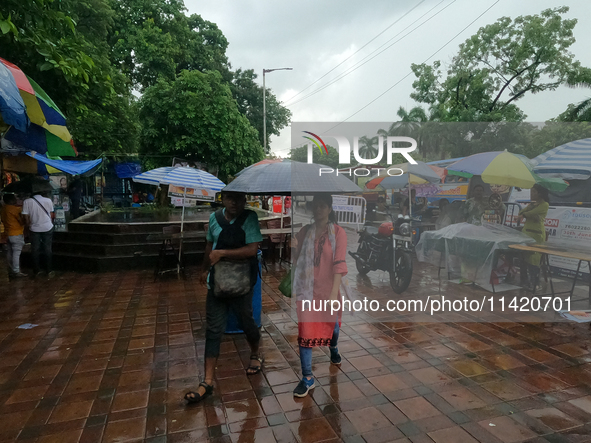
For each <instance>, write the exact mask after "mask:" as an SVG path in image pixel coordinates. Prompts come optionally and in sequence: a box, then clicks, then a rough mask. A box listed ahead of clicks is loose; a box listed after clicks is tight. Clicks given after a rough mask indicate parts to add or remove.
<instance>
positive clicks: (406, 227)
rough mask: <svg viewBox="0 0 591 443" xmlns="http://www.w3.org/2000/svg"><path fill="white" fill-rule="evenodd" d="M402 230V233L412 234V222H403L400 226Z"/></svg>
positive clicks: (405, 234)
mask: <svg viewBox="0 0 591 443" xmlns="http://www.w3.org/2000/svg"><path fill="white" fill-rule="evenodd" d="M398 229H399V230H400V235H404V236H407V235H409V234H410V224H408V223H402V224H401V225H400V227H399V228H398Z"/></svg>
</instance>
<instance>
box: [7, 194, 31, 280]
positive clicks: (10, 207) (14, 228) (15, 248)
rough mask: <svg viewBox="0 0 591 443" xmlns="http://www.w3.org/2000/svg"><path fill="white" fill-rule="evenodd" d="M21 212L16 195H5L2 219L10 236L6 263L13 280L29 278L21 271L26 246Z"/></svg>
mask: <svg viewBox="0 0 591 443" xmlns="http://www.w3.org/2000/svg"><path fill="white" fill-rule="evenodd" d="M21 212H22V208H21V207H20V206H17V205H16V197H15V195H14V194H4V205H3V206H2V213H1V217H2V222H3V223H4V227H5V229H6V231H7V234H8V242H7V246H8V252H7V257H6V261H7V263H8V273H9V275H10V277H12V278H19V277H26V276H27V274H23V273H22V272H21V271H20V259H21V251H22V250H23V246H24V245H25V236H24V230H25V225H24V223H23V219H22V215H21Z"/></svg>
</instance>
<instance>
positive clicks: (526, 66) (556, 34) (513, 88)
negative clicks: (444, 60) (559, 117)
mask: <svg viewBox="0 0 591 443" xmlns="http://www.w3.org/2000/svg"><path fill="white" fill-rule="evenodd" d="M567 11H568V8H567V7H561V8H555V9H547V10H545V11H542V12H541V13H540V14H539V15H528V16H520V17H517V18H515V19H514V20H511V19H510V18H508V17H503V18H500V19H499V20H497V21H496V22H495V23H493V24H491V25H487V26H484V27H482V28H480V29H479V30H478V32H477V33H476V34H475V35H473V36H472V37H470V38H469V39H468V40H466V41H465V42H464V43H463V44H461V45H460V50H459V52H458V54H457V55H456V56H455V57H454V58H453V59H452V62H451V64H450V65H449V68H448V69H447V72H446V74H445V75H443V73H442V71H441V63H440V62H439V61H437V62H434V63H433V64H432V65H425V64H422V65H414V64H413V65H412V69H413V72H414V74H415V76H416V77H417V79H416V81H415V82H414V83H413V88H414V92H413V93H412V94H411V97H412V98H414V99H415V100H416V101H418V102H419V103H425V104H427V105H429V106H430V108H431V110H432V111H433V112H434V113H436V114H437V115H438V116H439V119H441V120H442V121H463V122H467V121H472V122H500V121H522V120H523V119H524V118H525V114H524V113H523V111H521V110H520V109H519V107H518V106H517V102H518V101H519V100H520V99H521V98H523V97H524V96H526V95H527V94H536V93H539V92H543V91H552V90H555V89H556V88H558V87H559V86H560V85H562V84H564V83H566V82H567V80H568V79H569V78H570V77H572V76H573V75H576V73H577V72H579V71H580V70H581V65H580V63H579V62H578V61H576V60H575V57H574V55H573V54H572V53H571V52H570V51H569V48H570V46H571V45H572V44H573V43H574V41H575V38H574V36H573V28H574V27H575V25H576V23H577V20H576V19H571V20H567V19H564V18H563V17H562V15H563V14H565V13H566V12H567ZM480 135H481V134H473V136H474V137H477V138H478V137H479V136H480Z"/></svg>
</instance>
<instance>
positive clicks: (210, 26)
mask: <svg viewBox="0 0 591 443" xmlns="http://www.w3.org/2000/svg"><path fill="white" fill-rule="evenodd" d="M227 47H228V41H227V39H226V37H225V36H224V34H223V32H222V31H221V30H220V29H219V28H218V26H217V25H216V24H215V23H212V22H210V21H207V20H205V19H204V18H202V17H201V16H200V15H197V14H193V15H187V13H186V8H185V5H184V2H183V1H182V0H19V1H17V0H5V1H4V2H3V3H2V5H1V6H0V57H3V58H5V59H7V60H9V61H11V62H12V63H14V64H16V65H17V66H19V67H20V68H21V69H22V70H23V71H24V72H25V73H26V74H27V75H29V76H31V77H32V78H33V79H35V81H36V82H37V83H39V84H40V85H41V87H43V89H45V91H46V92H47V93H48V94H49V96H50V97H52V98H53V99H54V101H55V102H56V103H57V105H58V106H59V107H60V109H61V110H62V111H63V112H64V114H65V115H66V117H67V121H68V127H69V128H70V132H71V133H72V135H73V136H74V140H75V142H76V146H77V147H78V149H79V151H80V152H82V153H84V152H86V153H88V154H90V155H91V156H96V155H99V154H100V153H134V152H138V149H139V146H140V139H141V146H142V152H143V153H144V154H146V155H150V156H162V155H165V153H166V152H172V151H173V150H179V149H180V148H179V147H180V146H181V145H182V146H183V148H182V149H181V150H185V151H186V152H187V153H188V154H190V155H188V157H199V158H202V157H203V155H202V152H189V151H190V148H189V145H188V144H183V143H182V142H179V141H178V140H176V141H175V142H174V143H173V144H174V146H175V149H170V146H168V145H167V148H166V149H161V148H160V147H159V146H157V145H155V144H151V143H149V140H150V139H151V138H153V137H154V134H155V133H163V132H165V131H166V130H167V128H169V127H170V125H169V124H168V123H167V122H166V121H164V120H161V119H159V118H157V117H158V116H154V118H152V119H151V120H150V123H149V125H148V124H144V120H140V118H139V115H142V116H146V115H147V111H148V110H150V109H156V108H155V107H154V102H153V98H154V97H156V96H158V97H161V94H158V93H157V91H150V90H151V88H161V87H163V85H164V86H165V87H166V88H171V90H172V91H175V92H176V91H177V89H175V85H178V84H182V83H183V82H185V83H187V82H188V83H191V82H189V80H188V79H189V77H191V76H189V75H188V74H185V73H184V72H185V71H188V72H195V73H203V74H208V75H207V76H205V77H203V78H202V82H205V83H207V84H210V86H211V87H212V88H213V89H214V90H221V89H223V91H224V94H225V93H226V92H228V91H230V94H231V95H230V101H227V100H226V97H225V96H224V99H223V100H222V99H221V98H220V97H221V96H220V95H216V96H215V97H212V98H215V100H214V101H216V100H218V99H219V100H218V101H217V102H216V103H217V105H216V106H217V107H216V111H215V112H216V114H215V117H213V118H212V119H210V118H208V117H207V115H206V114H203V113H202V114H200V115H201V118H204V119H205V120H204V121H202V122H200V124H196V123H195V122H194V121H189V120H187V121H184V122H182V123H179V126H184V127H185V128H186V129H185V130H184V132H183V135H185V136H187V137H188V138H189V139H191V140H203V139H202V135H203V134H202V133H200V132H199V131H200V128H201V127H207V126H208V125H211V124H212V121H214V123H215V124H214V126H215V127H216V128H217V130H216V131H217V132H216V136H218V137H220V139H219V140H218V141H215V139H214V138H212V136H211V135H210V137H209V142H210V143H211V144H212V146H214V145H220V146H224V149H231V148H229V147H228V140H232V141H233V142H234V143H235V146H236V149H237V150H238V151H237V154H236V156H234V157H233V158H232V160H233V161H231V162H230V163H229V165H230V166H229V168H230V169H231V168H232V167H234V166H232V165H242V164H243V163H244V162H247V163H248V161H256V160H257V159H259V157H260V155H259V154H260V153H259V151H258V149H255V148H254V147H253V146H252V136H253V134H254V137H255V140H257V139H258V140H257V143H258V144H260V145H261V146H262V145H263V136H262V132H263V131H262V124H263V122H262V120H263V117H262V88H261V87H260V86H258V85H257V83H256V82H255V79H256V77H257V76H256V74H254V71H253V70H250V69H246V70H242V69H238V70H236V71H235V72H233V71H232V69H231V65H230V63H229V61H228V58H227V56H226V49H227ZM209 74H216V75H215V76H214V77H212V76H210V75H209ZM192 77H193V81H196V80H195V79H197V78H200V77H199V75H194V76H192ZM214 78H215V82H214V81H213V80H212V79H214ZM203 79H205V80H203ZM177 82H178V83H177ZM222 86H224V87H225V88H221V87H222ZM220 88H221V89H220ZM189 95H190V97H182V100H181V102H189V103H191V99H194V95H191V94H189ZM231 102H232V103H231ZM222 104H223V106H222ZM169 111H170V110H169ZM223 112H225V113H226V114H227V115H225V116H223V115H222V114H221V113H223ZM236 112H238V113H239V114H240V113H241V114H242V115H243V116H244V117H245V119H241V120H240V121H239V120H237V115H236ZM290 116H291V114H290V112H289V111H288V110H287V109H286V108H285V107H283V106H282V105H281V103H280V102H279V101H278V100H277V98H276V97H275V96H274V95H273V94H272V92H271V91H269V90H267V134H268V136H270V135H272V134H279V131H280V130H281V129H282V128H283V127H285V126H286V125H287V124H288V122H289V118H290ZM177 118H186V119H191V118H193V117H192V114H191V112H185V113H184V117H183V114H182V113H179V115H177ZM222 121H227V122H229V121H233V122H236V123H238V127H237V128H236V129H234V128H231V127H230V126H229V125H228V124H225V126H224V125H221V126H220V123H221V122H222ZM245 123H246V127H245V126H244V124H245ZM157 124H160V125H161V126H160V127H157V126H155V125H157ZM216 125H217V126H216ZM222 127H225V128H226V130H227V131H229V132H228V133H224V134H223V133H222V132H220V131H219V130H220V128H222ZM191 130H195V131H198V132H197V133H195V134H191V133H190V131H191ZM257 131H258V134H257ZM240 137H243V139H240ZM194 146H195V148H196V149H197V148H199V149H200V150H202V149H203V146H202V145H200V144H196V145H194ZM247 147H248V148H247ZM245 155H252V156H253V157H252V158H249V159H248V160H245V158H246V157H244V156H245ZM205 157H207V155H205ZM217 160H219V159H217ZM162 161H163V162H164V161H165V160H162ZM166 162H167V163H170V162H169V160H166ZM236 167H238V166H236ZM234 172H235V171H234Z"/></svg>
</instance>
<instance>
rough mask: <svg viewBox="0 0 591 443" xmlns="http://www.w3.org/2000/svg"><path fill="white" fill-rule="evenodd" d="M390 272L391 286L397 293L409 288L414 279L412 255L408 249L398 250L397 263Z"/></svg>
mask: <svg viewBox="0 0 591 443" xmlns="http://www.w3.org/2000/svg"><path fill="white" fill-rule="evenodd" d="M389 273H390V286H391V287H392V289H393V290H394V292H396V293H397V294H402V293H403V292H404V291H406V290H407V289H408V286H409V285H410V281H411V279H412V257H411V256H410V254H409V253H408V252H406V251H397V252H396V264H395V267H394V269H393V270H392V271H390V272H389Z"/></svg>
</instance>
